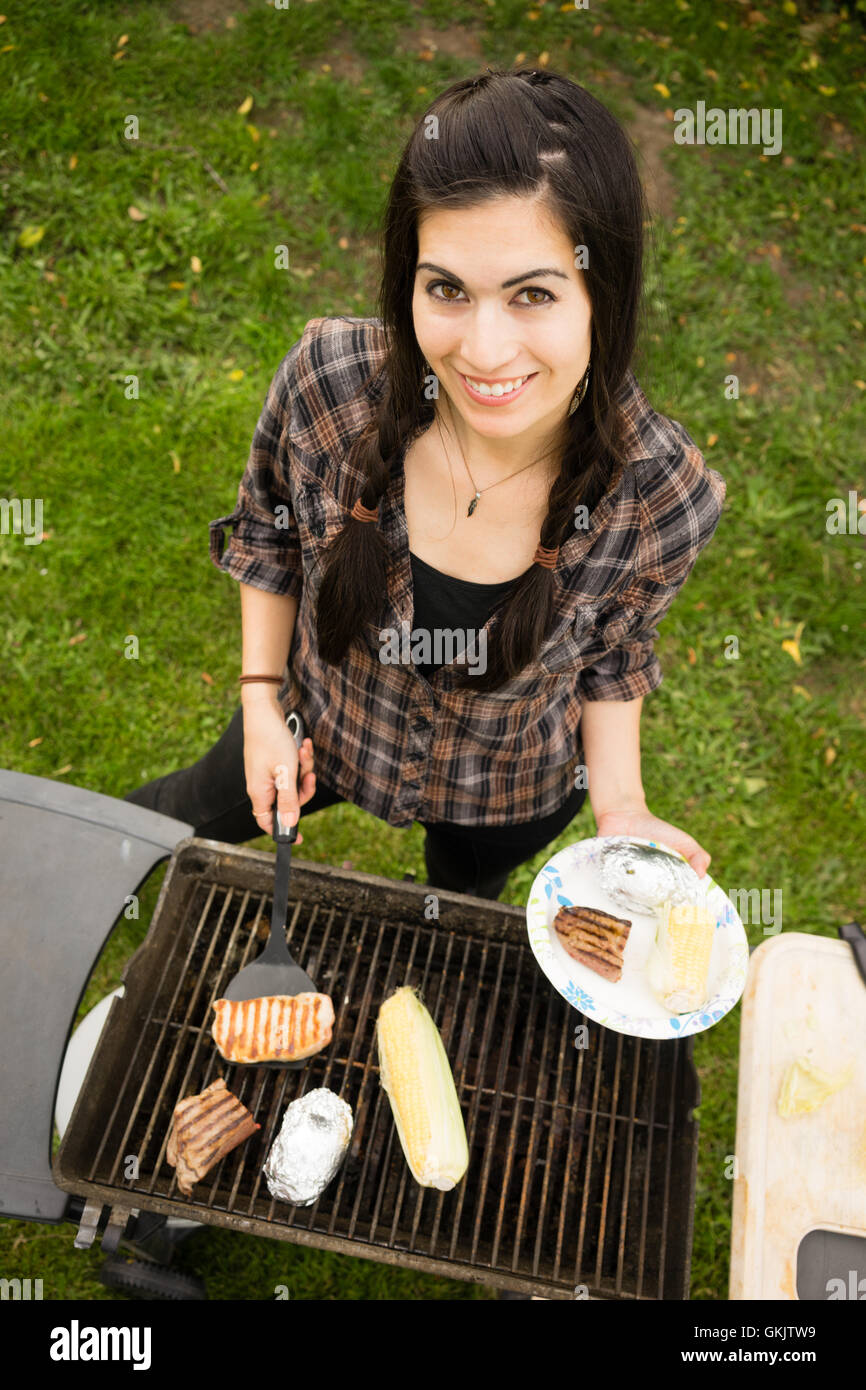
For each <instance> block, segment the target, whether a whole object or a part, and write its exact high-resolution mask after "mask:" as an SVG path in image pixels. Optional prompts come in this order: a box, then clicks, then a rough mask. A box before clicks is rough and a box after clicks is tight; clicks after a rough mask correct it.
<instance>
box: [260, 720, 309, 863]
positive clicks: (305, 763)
mask: <svg viewBox="0 0 866 1390" xmlns="http://www.w3.org/2000/svg"><path fill="white" fill-rule="evenodd" d="M293 751H294V750H293ZM313 763H314V758H313V744H312V740H311V739H309V738H305V739H304V741H303V743H302V744H301V747H300V748H299V749H298V750H297V762H295V760H294V758H292V761H291V762H290V763H277V764H276V765H275V766H274V767H273V769H272V773H271V776H270V777H269V779H268V781H267V782H266V783H265V784H264V785H263V784H262V783H261V781H260V782H259V783H258V785H257V786H256V787H255V788H250V787H248V788H247V794H248V795H249V798H250V801H251V803H252V808H253V817H254V819H255V821H256V824H257V825H258V826H259V827H260V829H261V830H262V832H263V833H264V834H265V835H271V836H273V834H274V797H275V796H276V801H277V810H278V812H279V816H280V821H281V824H282V825H283V826H289V827H291V826H293V825H297V824H298V821H299V820H300V815H301V811H300V808H301V806H303V805H304V804H305V803H306V802H307V801H310V800H311V799H312V798H313V797H314V796H315V794H316V774H315V772H314V771H313ZM302 843H303V835H302V834H301V832H300V830H299V831H298V834H297V837H296V839H295V844H302Z"/></svg>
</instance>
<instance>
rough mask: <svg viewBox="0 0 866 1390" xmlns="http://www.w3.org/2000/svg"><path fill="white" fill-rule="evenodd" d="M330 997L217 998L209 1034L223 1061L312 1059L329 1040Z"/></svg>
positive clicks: (284, 995) (298, 995) (330, 1027)
mask: <svg viewBox="0 0 866 1390" xmlns="http://www.w3.org/2000/svg"><path fill="white" fill-rule="evenodd" d="M333 1026H334V1006H333V1004H332V1003H331V998H330V995H328V994H314V993H312V991H308V992H307V993H305V994H294V995H290V994H271V995H265V996H264V997H263V998H261V999H217V1000H215V1002H214V1021H213V1027H212V1029H211V1035H212V1037H213V1040H214V1042H215V1043H216V1045H217V1047H218V1048H219V1051H220V1053H221V1054H222V1056H223V1057H224V1058H225V1060H226V1061H227V1062H241V1063H247V1064H251V1065H254V1064H255V1063H256V1062H292V1061H295V1060H296V1059H298V1058H301V1057H312V1055H313V1053H314V1052H320V1051H321V1050H322V1048H323V1047H327V1045H328V1043H329V1042H330V1041H331V1030H332V1028H333Z"/></svg>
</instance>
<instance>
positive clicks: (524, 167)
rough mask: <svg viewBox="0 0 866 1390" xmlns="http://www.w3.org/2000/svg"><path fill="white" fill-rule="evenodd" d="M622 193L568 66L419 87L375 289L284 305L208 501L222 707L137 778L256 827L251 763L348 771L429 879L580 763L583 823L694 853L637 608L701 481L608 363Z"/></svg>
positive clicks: (521, 827)
mask: <svg viewBox="0 0 866 1390" xmlns="http://www.w3.org/2000/svg"><path fill="white" fill-rule="evenodd" d="M645 217H646V205H645V200H644V195H643V191H642V188H641V184H640V180H639V178H638V175H637V171H636V167H635V162H634V158H633V155H632V150H631V146H630V144H629V141H628V139H627V138H626V136H625V134H624V133H623V131H622V130H621V129H620V127H619V125H618V124H617V122H616V121H615V120H614V118H613V116H612V115H611V114H610V113H609V112H608V111H607V110H606V108H605V107H604V106H602V105H601V103H600V102H598V101H597V100H596V99H595V98H594V97H593V96H591V95H590V93H589V92H587V91H585V90H584V88H582V87H580V86H578V85H577V84H576V83H574V82H571V81H570V80H569V79H568V78H566V77H565V76H562V75H560V74H557V73H554V72H551V71H549V70H547V71H545V72H543V73H542V72H535V71H531V72H527V71H525V70H520V71H516V72H503V71H491V70H488V72H487V73H486V74H484V75H483V76H482V77H480V78H476V79H475V80H474V81H473V80H471V79H467V80H465V81H462V82H458V83H455V84H454V85H453V86H451V87H449V88H448V89H447V90H446V91H444V92H443V93H441V95H439V96H438V97H437V98H436V99H435V100H434V101H433V103H432V104H431V106H430V107H429V109H428V110H427V111H426V112H425V113H423V115H422V116H421V117H420V119H419V121H418V123H417V125H416V127H415V129H414V131H413V132H412V134H411V136H410V137H409V140H408V143H407V145H406V147H405V149H404V151H403V154H402V156H401V158H400V161H399V163H398V166H397V172H396V174H395V177H394V180H393V184H392V187H391V190H390V194H389V197H388V201H387V206H386V209H385V216H384V234H383V247H384V265H383V272H382V280H381V286H380V292H379V306H380V317H377V318H367V319H364V318H350V317H340V318H330V319H326V318H321V319H312V320H310V321H309V322H308V323H307V325H306V327H305V329H304V332H303V334H302V337H301V338H300V340H299V341H298V342H297V343H295V344H293V345H292V346H291V348H290V349H289V351H288V352H287V354H286V356H285V357H284V359H283V361H282V362H281V363H280V366H279V367H278V369H277V372H276V374H275V376H274V379H273V381H272V383H271V387H270V390H269V392H268V397H267V400H266V402H265V405H264V408H263V410H262V414H261V417H260V419H259V423H258V426H257V428H256V432H255V434H254V437H253V443H252V447H251V450H250V457H249V461H248V464H247V468H246V471H245V473H244V475H243V478H242V479H241V484H240V488H239V491H238V502H237V507H236V509H235V511H234V512H233V513H232V514H231V515H230V516H225V517H220V518H218V519H216V520H215V521H214V522H212V523H211V527H212V552H211V553H212V557H213V559H214V562H215V563H216V564H217V565H219V566H220V568H222V569H224V570H226V571H227V572H228V573H229V574H231V575H232V576H233V577H234V578H235V579H237V580H238V581H239V582H240V584H241V595H242V623H243V662H244V685H243V687H242V689H243V720H242V721H241V718H240V713H241V712H240V711H238V713H237V714H236V716H235V718H234V719H233V721H232V723H231V725H230V726H229V728H228V729H227V730H226V732H225V733H224V735H223V737H222V738H221V740H220V741H219V743H218V744H217V746H216V748H215V749H213V750H212V751H211V753H209V754H207V755H206V756H205V758H203V759H201V760H200V762H199V763H198V764H196V765H195V767H193V768H190V769H184V770H183V771H182V772H180V773H173V774H170V776H169V777H168V778H162V779H159V781H158V782H157V783H152V784H149V785H148V786H147V787H145V788H140V789H139V790H138V792H135V793H132V794H131V795H130V799H131V800H137V801H142V802H143V803H144V804H146V805H153V806H155V807H156V809H159V810H162V811H164V812H165V813H167V814H170V815H175V816H178V817H180V818H181V819H184V820H190V821H192V822H193V824H194V825H195V826H196V831H197V833H198V834H205V835H209V836H210V837H212V838H221V839H229V840H239V839H243V838H249V837H251V836H252V835H254V834H255V833H256V830H257V828H261V829H262V830H267V831H270V829H271V826H272V816H271V811H272V806H273V802H274V796H275V794H277V795H278V801H279V810H280V812H281V814H282V815H284V816H286V817H287V819H288V822H289V823H290V824H292V823H293V822H294V820H295V819H297V817H298V816H299V814H300V811H301V807H304V808H305V810H306V813H310V812H312V811H316V810H318V809H319V808H320V807H324V806H328V805H331V804H333V803H334V802H335V801H340V800H344V799H345V800H349V801H351V802H353V803H354V804H355V805H358V806H360V807H363V808H364V809H366V810H368V811H369V812H371V814H373V815H375V816H378V817H380V818H381V819H383V820H385V821H387V822H388V823H389V824H391V825H394V826H406V825H410V824H411V823H412V822H413V821H414V820H418V821H419V822H420V823H421V824H422V825H424V827H425V829H426V831H427V838H426V841H425V853H426V858H427V867H428V872H429V874H430V878H429V880H428V882H430V883H431V884H433V885H436V886H442V887H446V888H454V889H458V890H461V891H468V892H472V893H476V894H480V895H489V896H493V897H496V896H498V894H499V892H500V891H501V889H502V887H503V886H504V883H505V880H506V878H507V875H508V871H509V869H510V868H513V867H516V866H517V865H518V864H521V863H523V862H524V861H525V860H526V859H527V858H529V857H530V856H531V855H532V854H534V853H536V852H537V851H538V850H539V849H540V848H542V847H544V846H545V845H546V844H548V843H549V842H550V840H551V839H553V838H555V837H556V836H557V835H558V834H559V833H561V831H562V830H563V829H564V828H565V826H566V825H568V823H569V822H570V820H571V819H572V818H573V816H574V815H575V814H576V812H577V811H578V810H579V809H580V806H581V805H582V803H583V800H584V798H585V796H586V795H587V789H588V793H589V796H590V800H591V804H592V808H593V811H594V813H595V816H596V821H597V824H598V828H599V833H602V834H604V833H608V829H609V833H620V831H621V832H622V833H634V834H637V835H641V836H645V837H646V838H659V839H662V840H663V841H664V842H665V843H667V844H669V845H671V847H673V848H675V849H681V850H682V851H683V852H684V853H685V854H686V855H687V857H690V858H692V861H693V863H694V864H695V867H696V868H697V869H698V872H701V870H702V868H705V867H706V863H707V862H708V861H709V856H708V855H707V853H706V851H704V850H702V849H701V847H700V846H699V845H698V844H697V843H696V842H695V841H694V840H693V839H692V838H691V837H690V836H689V835H687V834H686V833H685V832H684V831H680V830H678V829H677V828H676V827H674V826H670V825H668V824H666V823H665V822H661V821H659V820H658V819H657V818H656V817H654V816H652V815H651V813H650V812H649V811H648V809H647V807H646V803H645V801H644V797H643V790H642V786H641V777H640V747H639V720H640V710H641V702H642V698H643V696H644V695H645V694H647V693H649V692H650V691H652V690H654V689H655V688H656V686H658V685H659V683H660V682H661V678H662V677H661V669H660V667H659V663H658V660H657V659H656V656H655V653H654V650H653V643H654V640H655V638H656V636H657V632H656V629H655V624H656V623H657V622H658V621H659V620H660V619H661V618H662V617H663V616H664V614H665V613H666V612H667V609H668V607H669V606H670V604H671V603H672V602H673V600H674V597H675V596H676V594H677V592H678V590H679V589H680V588H681V587H682V584H683V583H684V582H685V579H686V577H687V575H688V573H689V571H690V570H691V567H692V565H693V564H694V562H695V559H696V558H697V555H698V553H699V551H700V550H701V548H702V547H703V546H704V545H706V543H707V541H708V540H709V539H710V537H711V535H712V534H713V531H714V529H715V527H716V524H717V522H718V520H719V515H720V512H721V506H722V500H723V497H724V490H725V488H724V482H723V480H722V479H721V478H720V477H719V475H718V474H717V473H714V472H713V471H712V470H710V469H708V468H707V467H706V465H705V463H704V461H703V459H702V457H701V455H700V453H699V451H698V450H697V448H696V447H695V445H694V441H693V440H692V439H691V438H690V436H689V435H688V433H687V432H686V430H685V429H684V428H683V427H682V425H680V424H679V423H678V422H677V421H673V420H668V419H666V418H665V417H664V416H661V415H659V414H658V413H657V412H656V411H654V410H653V409H652V407H651V406H650V404H649V402H648V400H647V398H646V397H645V395H644V394H643V392H642V391H641V389H640V387H639V386H638V384H637V381H636V380H635V378H634V375H633V373H632V372H631V370H630V366H629V364H630V361H631V358H632V354H633V350H634V346H635V341H636V334H637V323H638V318H639V313H640V307H641V286H642V265H641V261H642V250H643V225H644V220H645ZM228 525H232V526H233V527H234V534H233V536H232V538H231V541H230V543H229V545H228V548H227V549H226V551H225V554H223V543H224V529H225V527H226V526H228ZM263 591H264V592H263ZM455 633H456V634H458V635H459V634H474V635H475V636H474V638H473V640H472V641H469V640H466V641H464V642H463V644H462V646H461V644H460V643H458V651H457V654H456V655H454V651H453V645H452V642H451V640H450V639H452V638H453V637H454V635H455ZM404 634H405V639H406V640H402V639H403V636H404ZM410 634H411V635H412V638H413V640H412V641H411V642H410V641H409V635H410ZM419 634H420V640H418V641H417V642H416V641H415V638H416V636H418V635H419ZM443 635H446V636H447V638H448V639H449V640H447V641H444V642H443V641H440V640H439V638H440V637H442V636H443ZM428 636H429V638H430V640H429V641H427V640H426V638H427V637H428ZM445 650H447V653H448V658H447V659H446V658H443V659H441V660H440V659H439V658H440V657H441V656H442V653H443V651H445ZM406 651H408V652H409V656H408V658H407V657H404V652H406ZM479 653H480V659H479ZM287 656H288V669H287V670H286V658H287ZM419 656H420V659H418V658H419ZM277 687H279V689H278V688H277ZM293 709H295V710H297V711H298V712H299V713H300V715H301V717H302V718H303V720H304V722H305V724H306V726H307V728H308V729H309V731H310V733H311V736H312V742H310V741H307V743H305V745H304V747H303V748H302V750H301V751H300V754H298V751H297V750H296V749H295V747H294V744H293V741H292V739H291V737H290V736H289V733H288V731H287V729H286V727H285V715H286V714H287V713H289V712H290V711H291V710H293ZM581 744H582V746H581ZM314 753H315V772H314V770H313V768H314V758H313V755H314ZM299 773H300V777H301V783H300V787H299V786H298V775H299ZM317 781H318V785H317ZM244 782H245V785H246V789H247V796H244V795H243V784H244Z"/></svg>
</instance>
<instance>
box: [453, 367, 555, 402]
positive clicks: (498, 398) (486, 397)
mask: <svg viewBox="0 0 866 1390" xmlns="http://www.w3.org/2000/svg"><path fill="white" fill-rule="evenodd" d="M457 375H458V376H459V377H460V379H461V381H462V382H463V386H464V388H465V390H466V393H467V395H468V396H469V397H470V398H471V399H472V400H473V401H478V402H480V403H482V404H484V405H508V404H509V402H510V401H515V400H517V397H518V396H521V395H522V394H523V392H524V391H525V390H526V388H527V386H529V384H530V382H531V381H533V380H534V378H535V377H536V376H537V375H538V373H537V372H530V373H529V374H528V375H527V376H525V377H524V379H523V381H522V382H521V384H520V386H518V387H517V388H516V389H515V390H513V391H505V392H503V391H500V390H498V389H497V388H498V386H499V385H500V383H496V384H495V387H494V388H493V389H491V390H490V391H480V390H478V389H477V387H475V386H473V385H472V378H470V377H467V376H465V375H464V374H463V372H458V373H457ZM511 380H518V381H519V380H520V378H519V377H518V378H511ZM504 384H505V385H508V384H509V382H505V383H504Z"/></svg>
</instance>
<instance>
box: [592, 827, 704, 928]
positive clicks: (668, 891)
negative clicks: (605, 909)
mask: <svg viewBox="0 0 866 1390" xmlns="http://www.w3.org/2000/svg"><path fill="white" fill-rule="evenodd" d="M600 872H601V884H602V887H603V888H604V891H605V892H606V893H607V894H608V895H609V896H610V897H611V898H613V899H614V901H615V902H618V903H622V904H623V905H624V906H625V907H630V908H633V909H634V910H635V911H636V912H657V911H658V910H659V909H660V908H661V907H662V906H663V904H664V903H665V902H671V903H675V904H678V903H689V902H695V901H697V900H698V896H699V893H700V879H699V878H698V876H697V874H696V873H695V871H694V869H693V868H692V866H691V864H687V863H686V862H685V860H683V859H678V858H676V856H675V855H673V854H668V852H667V851H666V850H663V849H655V848H653V847H652V846H651V845H640V844H637V843H636V842H635V841H634V840H614V841H613V842H612V843H611V844H609V845H605V847H604V849H603V850H602V852H601V863H600Z"/></svg>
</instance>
